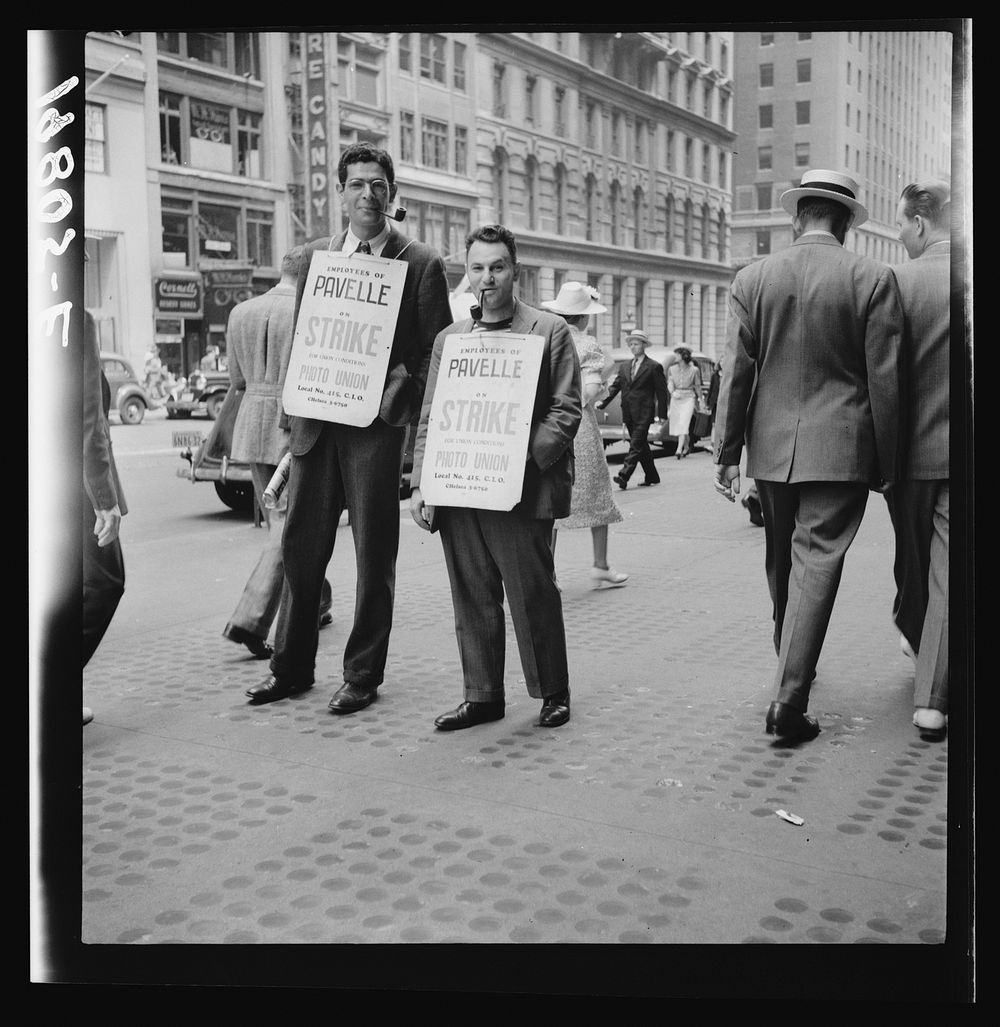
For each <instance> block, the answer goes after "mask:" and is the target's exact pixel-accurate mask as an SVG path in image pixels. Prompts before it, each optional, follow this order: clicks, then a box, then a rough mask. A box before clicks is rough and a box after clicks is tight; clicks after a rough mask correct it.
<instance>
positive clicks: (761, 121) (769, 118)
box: [757, 103, 774, 128]
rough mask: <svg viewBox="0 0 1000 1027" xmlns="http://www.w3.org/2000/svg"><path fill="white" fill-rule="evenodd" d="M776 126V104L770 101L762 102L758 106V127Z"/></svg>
mask: <svg viewBox="0 0 1000 1027" xmlns="http://www.w3.org/2000/svg"><path fill="white" fill-rule="evenodd" d="M773 126H774V106H773V105H772V104H770V103H762V104H761V105H760V106H759V107H758V108H757V127H758V128H772V127H773Z"/></svg>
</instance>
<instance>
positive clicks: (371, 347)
mask: <svg viewBox="0 0 1000 1027" xmlns="http://www.w3.org/2000/svg"><path fill="white" fill-rule="evenodd" d="M405 282H406V264H405V263H404V262H403V261H401V260H387V259H385V258H384V257H375V256H371V255H370V254H361V253H356V254H352V255H349V256H348V255H345V254H343V253H330V252H328V251H325V250H317V251H316V252H315V253H313V255H312V260H311V262H310V264H309V275H308V277H307V278H306V287H305V291H304V292H303V294H302V302H301V304H300V305H299V316H298V320H297V321H296V322H295V334H294V336H293V338H292V352H291V355H290V357H289V362H288V372H287V374H286V375H285V386H284V389H283V391H282V394H281V401H282V403H283V405H284V408H285V412H286V413H288V414H291V415H292V416H295V417H313V418H316V419H317V420H320V421H335V422H337V423H338V424H350V425H354V426H355V427H357V428H365V427H367V426H368V425H369V424H371V423H372V421H374V420H375V418H376V417H377V416H378V412H379V407H380V405H381V403H382V392H383V390H384V388H385V378H386V373H387V371H388V368H389V353H390V352H391V350H392V339H393V335H394V333H395V331H396V319H397V318H398V317H399V306H400V301H401V300H402V296H403V285H404V284H405Z"/></svg>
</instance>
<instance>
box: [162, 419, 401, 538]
mask: <svg viewBox="0 0 1000 1027" xmlns="http://www.w3.org/2000/svg"><path fill="white" fill-rule="evenodd" d="M238 407H239V404H238V403H236V402H233V403H230V404H229V405H228V406H224V407H223V408H222V409H221V411H220V415H221V416H219V417H218V418H217V420H216V421H215V423H214V424H213V425H212V430H211V432H210V433H209V435H208V437H207V438H205V437H203V436H202V434H201V432H200V431H187V432H184V431H175V432H174V435H173V445H174V446H175V447H178V448H179V449H180V450H181V452H180V457H181V459H182V460H183V461H185V464H184V465H182V466H180V467H178V468H177V476H178V477H179V478H186V479H188V480H189V481H192V482H199V481H210V482H212V484H213V485H214V487H215V493H216V495H217V496H218V497H219V499H221V500H222V502H223V503H225V504H226V506H228V507H229V508H230V509H231V510H237V511H239V512H241V513H252V514H253V515H254V517H255V519H256V520H257V522H258V523H259V522H260V520H261V519H262V518H263V511H261V510H258V509H255V508H256V505H257V504H256V502H255V500H254V494H253V478H252V476H251V474H250V465H249V464H246V463H243V462H242V461H239V460H232V459H230V456H229V453H230V449H231V446H232V439H233V424H234V423H235V419H236V411H237V409H238ZM415 438H416V425H414V424H411V425H410V426H409V427H408V429H407V431H406V440H405V444H404V448H403V457H402V462H401V466H400V479H399V495H400V499H405V498H407V497H408V496H409V494H410V471H411V470H412V469H413V442H414V439H415Z"/></svg>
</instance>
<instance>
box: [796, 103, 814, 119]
mask: <svg viewBox="0 0 1000 1027" xmlns="http://www.w3.org/2000/svg"><path fill="white" fill-rule="evenodd" d="M810 106H811V105H810V102H809V101H808V100H796V101H795V124H796V125H808V124H809V115H810Z"/></svg>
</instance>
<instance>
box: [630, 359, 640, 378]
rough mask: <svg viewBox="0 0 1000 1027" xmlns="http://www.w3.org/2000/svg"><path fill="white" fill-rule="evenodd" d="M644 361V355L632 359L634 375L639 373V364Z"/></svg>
mask: <svg viewBox="0 0 1000 1027" xmlns="http://www.w3.org/2000/svg"><path fill="white" fill-rule="evenodd" d="M641 363H642V357H636V358H635V360H633V361H632V377H633V378H634V377H635V376H636V375H637V374H638V373H639V365H640V364H641Z"/></svg>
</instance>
